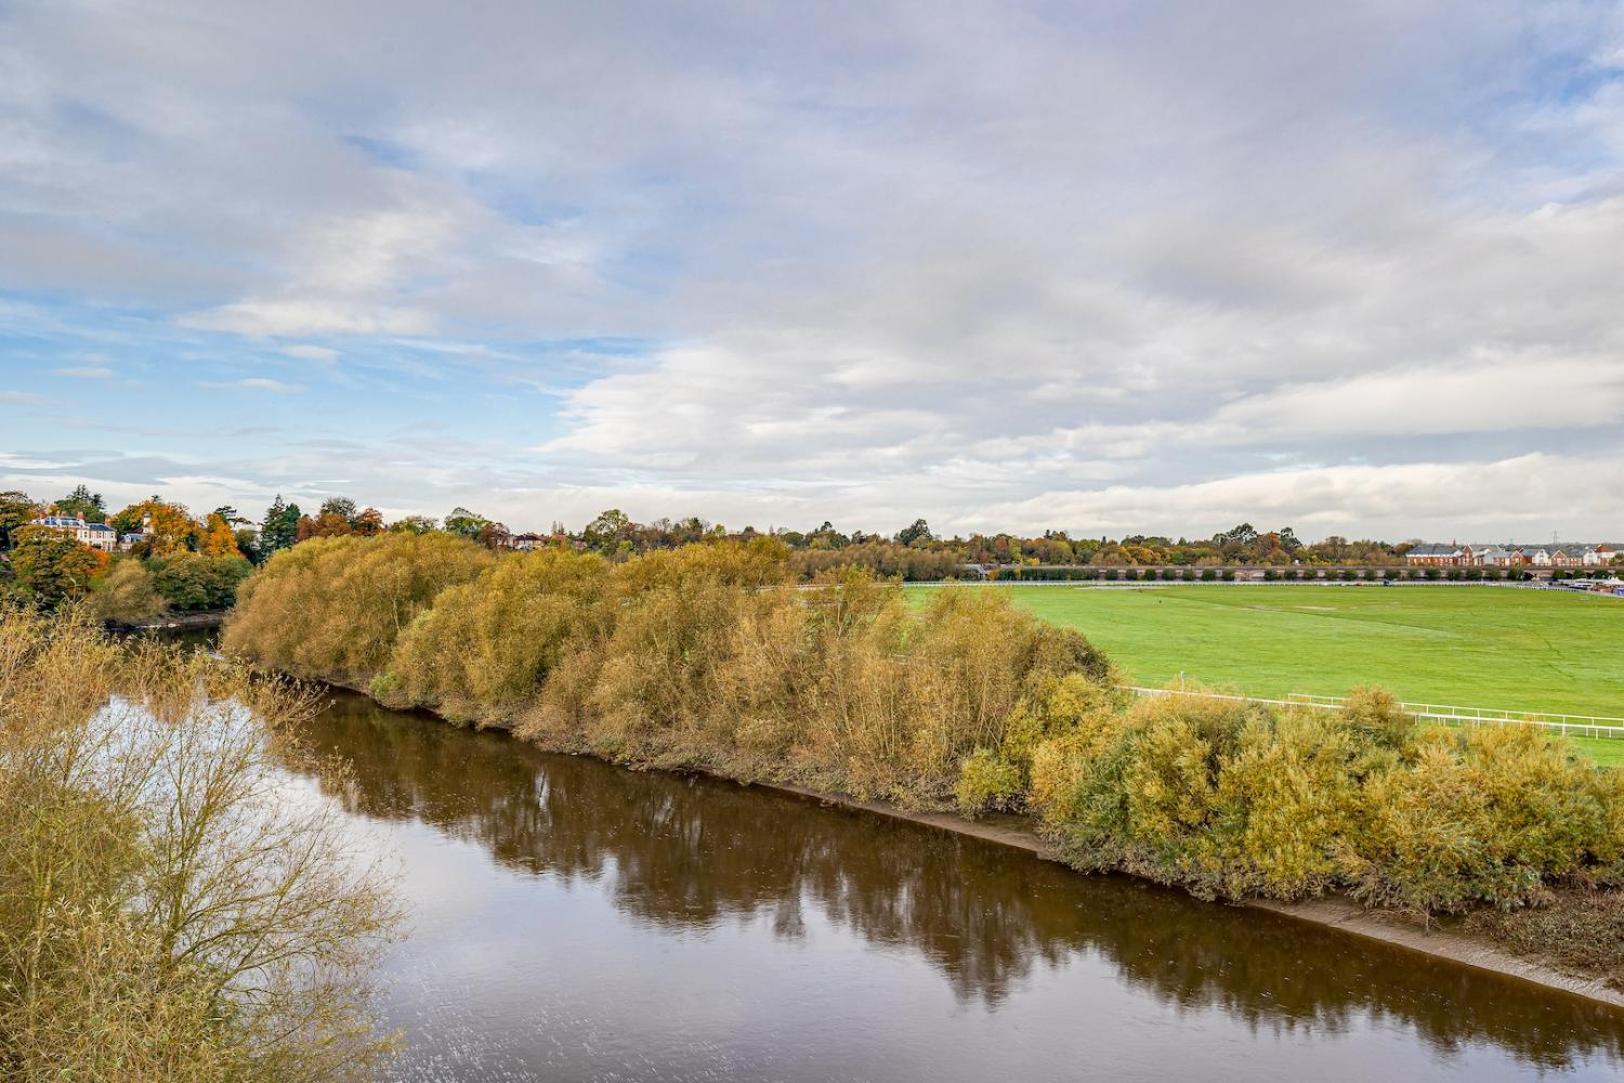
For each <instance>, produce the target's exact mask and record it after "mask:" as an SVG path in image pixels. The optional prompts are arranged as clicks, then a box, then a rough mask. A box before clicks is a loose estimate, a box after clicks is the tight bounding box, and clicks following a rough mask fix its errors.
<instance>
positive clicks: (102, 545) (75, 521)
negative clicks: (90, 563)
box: [28, 515, 118, 553]
mask: <svg viewBox="0 0 1624 1083" xmlns="http://www.w3.org/2000/svg"><path fill="white" fill-rule="evenodd" d="M28 525H29V526H44V527H50V528H51V529H52V530H60V531H63V532H64V533H67V534H71V535H72V536H73V539H74V540H75V541H77V542H80V543H82V544H84V545H88V546H90V547H91V548H92V549H100V550H101V551H102V552H104V553H111V552H112V551H113V550H114V549H117V548H118V531H116V530H114V529H113V528H112V527H110V526H108V525H107V524H106V523H87V522H85V521H84V520H83V519H80V518H78V517H77V516H69V515H47V516H45V517H44V518H41V519H33V520H30V522H29V524H28Z"/></svg>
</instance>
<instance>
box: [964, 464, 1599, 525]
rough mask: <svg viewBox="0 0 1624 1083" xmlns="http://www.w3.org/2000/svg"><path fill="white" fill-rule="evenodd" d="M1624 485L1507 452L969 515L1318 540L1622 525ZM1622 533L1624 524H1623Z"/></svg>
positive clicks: (1113, 494)
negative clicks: (1293, 530)
mask: <svg viewBox="0 0 1624 1083" xmlns="http://www.w3.org/2000/svg"><path fill="white" fill-rule="evenodd" d="M1621 517H1624V494H1620V493H1619V492H1618V491H1617V489H1616V488H1615V489H1612V490H1609V488H1608V487H1607V486H1605V485H1597V484H1595V475H1594V464H1593V463H1591V462H1589V461H1587V460H1584V459H1579V458H1572V457H1564V456H1556V455H1543V454H1530V455H1520V456H1516V457H1514V458H1509V459H1500V460H1490V461H1483V462H1456V463H1428V462H1421V463H1401V464H1395V465H1390V466H1334V467H1321V468H1314V469H1297V470H1280V471H1271V472H1264V473H1254V474H1243V475H1237V476H1234V477H1224V478H1217V479H1214V480H1211V481H1203V482H1197V483H1194V484H1188V485H1166V486H1111V487H1109V488H1105V489H1101V490H1097V491H1094V492H1049V493H1043V494H1041V495H1039V496H1036V497H1033V498H1031V499H1028V500H1023V501H1017V502H1011V503H1005V504H996V505H993V506H991V507H988V508H985V509H982V510H980V511H979V512H978V513H977V514H975V515H974V516H972V517H970V522H972V523H974V524H976V525H980V526H985V527H989V528H991V527H994V526H997V525H1001V524H1011V523H1013V524H1018V525H1021V526H1024V527H1026V528H1028V529H1033V528H1037V527H1039V526H1042V525H1045V524H1047V525H1058V526H1064V527H1069V528H1071V529H1073V530H1078V531H1081V532H1082V533H1084V534H1091V533H1099V532H1106V531H1128V530H1134V531H1145V532H1164V533H1168V534H1174V535H1176V534H1181V533H1183V534H1189V535H1191V536H1196V537H1200V536H1205V535H1206V534H1207V533H1210V532H1212V531H1216V530H1220V529H1226V528H1228V527H1230V526H1233V525H1235V524H1236V523H1239V522H1243V521H1246V522H1252V523H1254V524H1259V525H1262V526H1275V525H1282V526H1283V525H1292V526H1295V527H1297V528H1298V530H1299V532H1300V533H1302V534H1305V535H1307V536H1310V537H1318V536H1322V535H1325V534H1333V533H1336V534H1348V533H1366V532H1373V533H1376V534H1378V535H1382V534H1385V535H1386V536H1387V537H1389V538H1392V539H1398V538H1403V537H1407V536H1410V535H1419V536H1423V537H1441V536H1443V535H1445V534H1450V533H1453V532H1460V533H1461V534H1462V535H1463V536H1465V535H1471V534H1472V532H1473V531H1477V532H1478V534H1477V536H1496V535H1501V534H1504V533H1507V532H1513V533H1514V532H1517V531H1521V532H1522V533H1524V534H1527V533H1530V532H1533V533H1536V534H1539V535H1543V534H1544V533H1546V526H1547V525H1548V524H1550V523H1553V522H1569V521H1576V520H1577V521H1585V522H1591V523H1597V524H1600V523H1614V524H1616V523H1618V522H1620V519H1621ZM1615 532H1617V531H1616V527H1615Z"/></svg>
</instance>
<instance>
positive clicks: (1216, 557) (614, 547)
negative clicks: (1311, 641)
mask: <svg viewBox="0 0 1624 1083" xmlns="http://www.w3.org/2000/svg"><path fill="white" fill-rule="evenodd" d="M432 530H443V531H444V532H446V533H448V534H455V535H458V536H460V537H464V538H468V539H469V540H471V541H477V542H480V543H481V544H483V545H485V546H487V547H489V548H492V549H504V548H511V547H513V546H514V544H515V542H516V540H523V541H524V542H525V543H526V544H525V545H524V546H523V547H524V548H537V547H545V546H557V547H562V548H571V549H575V550H577V551H585V552H593V553H598V554H600V555H602V556H605V557H608V558H610V559H612V560H624V559H626V558H628V557H632V556H636V555H640V554H644V553H651V552H655V551H658V550H663V549H675V548H678V547H679V546H683V545H689V544H692V543H694V542H699V541H718V540H722V539H726V538H731V539H734V540H739V541H748V540H750V539H751V538H755V537H760V536H762V534H763V532H762V531H759V530H757V529H756V528H755V527H750V526H747V527H745V528H744V529H743V530H738V531H731V530H728V529H727V528H726V527H724V526H722V525H720V524H713V523H709V522H707V521H705V520H704V519H701V518H699V517H698V516H689V517H688V518H685V519H675V520H673V519H668V518H661V519H655V520H653V521H651V522H648V523H639V522H637V521H636V520H634V519H632V518H631V517H630V516H628V515H627V514H626V513H625V512H623V511H621V510H620V509H618V508H610V509H609V510H607V511H604V512H602V513H601V514H599V515H598V516H597V517H596V518H594V519H593V520H592V521H591V522H589V523H587V524H586V525H585V526H584V527H582V528H581V529H580V530H578V531H570V530H567V529H566V528H565V527H564V526H563V524H561V523H557V522H555V523H554V524H553V526H552V528H551V530H550V531H549V532H548V533H547V534H544V535H543V534H527V535H518V536H517V537H516V536H515V535H514V534H513V533H512V532H511V531H509V529H508V528H507V526H505V525H504V524H503V523H501V522H498V521H495V520H492V519H488V518H486V517H485V516H482V515H479V514H477V513H475V512H471V511H468V510H467V509H466V508H457V509H456V510H454V511H453V512H452V513H451V514H450V515H447V516H446V517H445V519H444V520H443V522H442V521H437V520H434V519H431V518H427V517H424V516H417V515H413V516H407V517H405V518H403V519H400V520H398V521H396V522H394V523H392V524H386V523H385V522H384V519H383V516H382V515H381V514H380V513H379V512H378V511H377V509H375V508H370V507H369V508H364V509H360V510H357V507H356V504H355V501H353V500H349V499H347V498H343V497H339V498H334V499H331V500H328V501H327V502H326V503H324V504H322V505H321V509H320V511H319V512H318V513H317V514H316V515H315V516H310V515H305V514H302V513H301V512H300V509H299V506H298V505H297V504H285V503H283V501H282V499H281V497H278V498H277V500H276V502H275V503H274V504H272V505H271V507H270V508H268V509H267V510H266V515H265V519H264V521H263V523H262V524H261V527H260V532H259V540H258V550H259V556H260V557H261V558H263V557H264V556H268V555H269V554H271V553H273V552H275V551H277V550H278V549H283V548H287V547H288V546H290V545H293V544H296V543H297V542H300V541H304V540H306V539H308V538H315V537H343V536H351V535H353V536H360V537H370V536H372V535H375V534H381V533H384V532H385V531H393V532H397V533H412V534H422V533H427V532H429V531H432ZM767 533H769V534H770V535H771V536H772V537H774V538H776V539H777V540H778V541H780V542H782V543H784V545H786V546H787V547H788V549H789V551H790V553H791V563H792V567H793V568H794V570H795V571H796V572H797V573H798V574H799V575H800V577H801V578H802V579H810V578H812V577H813V576H815V575H816V574H817V573H819V572H822V571H825V570H827V569H829V568H834V567H848V566H853V565H855V566H858V567H863V568H867V569H868V570H870V571H873V572H876V573H878V574H880V575H883V576H888V577H889V576H899V577H901V578H903V579H907V580H920V579H947V578H953V577H956V576H962V575H963V572H964V569H965V566H966V565H970V564H976V565H982V566H984V567H987V566H990V567H992V568H994V569H997V568H1005V569H1017V568H1021V567H1031V566H1033V565H1047V566H1072V567H1135V566H1156V567H1168V566H1173V567H1179V566H1183V567H1197V568H1200V567H1223V566H1226V565H1265V566H1267V565H1274V566H1289V565H1312V566H1338V565H1341V566H1363V567H1370V566H1376V567H1382V566H1398V565H1400V564H1402V563H1403V562H1404V557H1403V555H1404V553H1405V551H1406V550H1407V549H1408V548H1409V547H1410V543H1402V542H1401V543H1396V544H1394V543H1388V542H1382V541H1369V540H1364V541H1349V540H1348V539H1346V538H1341V537H1336V536H1332V537H1328V538H1326V539H1324V540H1323V541H1319V542H1313V543H1304V542H1302V541H1300V540H1299V539H1298V538H1297V536H1296V534H1295V533H1294V532H1293V530H1292V529H1291V528H1290V527H1285V528H1282V529H1279V530H1270V531H1259V530H1257V529H1256V528H1254V527H1253V526H1252V525H1251V524H1250V523H1241V524H1240V525H1238V526H1236V527H1234V528H1232V529H1230V530H1227V531H1223V532H1221V533H1219V534H1215V535H1213V536H1212V537H1210V538H1200V539H1193V540H1192V539H1188V538H1179V539H1177V540H1173V539H1170V538H1166V537H1159V536H1149V535H1142V534H1133V535H1128V536H1126V537H1123V538H1120V539H1112V538H1108V537H1100V538H1073V537H1072V536H1071V535H1070V534H1068V533H1067V532H1065V531H1059V530H1050V531H1045V532H1044V533H1043V534H1041V535H1037V536H1031V537H1028V536H1024V535H1019V534H1011V533H999V534H979V533H978V534H970V535H968V536H961V535H954V536H951V537H948V536H942V535H938V534H937V533H935V532H934V531H932V530H931V528H930V524H929V523H927V522H926V521H925V520H924V519H917V520H915V521H914V522H913V523H912V524H910V525H909V526H906V527H904V528H903V529H901V530H899V531H897V532H896V533H895V534H889V535H887V534H878V533H865V532H863V531H861V530H855V531H852V532H851V533H849V534H848V533H844V532H842V531H840V530H838V529H836V527H835V526H834V525H833V524H832V523H829V522H824V523H823V524H822V525H821V526H819V527H817V528H816V529H814V530H809V531H800V530H794V529H787V528H773V529H770V530H769V531H768V532H767ZM994 574H996V571H995V573H994Z"/></svg>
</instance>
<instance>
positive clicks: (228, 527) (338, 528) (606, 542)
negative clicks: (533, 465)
mask: <svg viewBox="0 0 1624 1083" xmlns="http://www.w3.org/2000/svg"><path fill="white" fill-rule="evenodd" d="M46 514H57V515H64V516H69V517H79V518H83V519H84V520H85V521H86V522H92V523H106V524H107V525H109V526H110V527H112V528H113V529H114V530H115V531H117V532H118V534H119V536H120V537H121V538H125V537H131V536H134V537H135V538H137V539H138V540H136V541H135V542H134V543H133V545H132V546H131V547H130V549H129V550H128V552H127V553H121V554H119V555H118V556H116V557H114V558H113V559H109V558H108V556H107V554H103V553H99V552H96V551H94V550H91V549H89V548H88V547H86V546H83V545H79V544H76V543H74V542H73V541H72V539H67V538H65V537H64V536H63V535H62V534H61V532H59V531H50V530H49V528H41V527H30V526H29V525H28V524H29V522H30V520H33V519H36V518H39V517H41V516H43V515H46ZM434 532H440V533H445V534H450V535H453V536H455V537H460V538H465V539H467V540H469V541H473V542H477V543H479V544H481V545H483V546H485V547H486V548H489V549H493V550H499V549H511V548H523V549H535V548H564V549H573V550H575V551H577V552H591V553H597V554H599V555H600V556H603V557H606V558H608V559H610V560H612V561H622V560H627V559H629V558H631V557H633V556H638V555H642V554H647V553H651V552H657V551H660V550H667V549H676V548H679V547H681V546H684V545H689V544H693V543H695V542H716V541H720V540H724V539H733V540H739V541H748V540H750V539H752V538H755V537H761V536H764V535H766V536H771V537H773V538H775V539H777V540H778V541H780V542H782V543H783V544H784V545H785V546H786V547H788V549H789V551H790V554H791V555H790V561H791V567H792V568H793V570H794V571H795V573H796V574H797V575H798V576H799V577H800V578H801V579H802V580H811V579H813V578H814V577H816V576H817V575H818V574H820V573H822V572H825V571H829V570H832V569H836V568H842V567H851V566H856V567H862V568H865V569H867V570H868V571H870V572H873V573H875V574H877V575H880V576H884V577H895V578H900V579H903V580H905V581H909V582H916V581H933V580H942V579H951V578H962V577H964V576H965V575H966V574H970V573H969V569H970V567H971V566H972V565H973V566H977V567H978V568H979V569H981V572H982V574H987V575H990V576H991V577H992V578H996V579H1012V580H1018V579H1044V578H1055V579H1078V578H1096V577H1100V578H1107V579H1115V578H1118V577H1119V575H1120V576H1125V577H1128V578H1135V577H1136V576H1135V573H1134V569H1141V568H1162V569H1176V571H1170V572H1168V573H1167V577H1179V578H1183V579H1192V580H1193V579H1216V578H1221V577H1222V574H1221V572H1220V571H1219V569H1223V568H1232V567H1236V566H1241V565H1250V566H1262V567H1264V568H1266V569H1279V570H1280V571H1279V572H1278V577H1280V578H1287V579H1290V578H1296V576H1295V575H1294V574H1292V573H1291V572H1290V571H1287V570H1286V569H1296V568H1301V567H1307V568H1311V569H1315V568H1317V569H1331V568H1351V567H1364V568H1388V569H1396V568H1398V567H1400V566H1402V565H1403V564H1404V554H1405V553H1406V552H1407V551H1408V550H1409V549H1410V548H1411V547H1412V546H1413V545H1414V544H1415V543H1414V542H1411V541H1403V542H1387V541H1380V540H1372V539H1360V540H1349V539H1347V538H1344V537H1340V536H1337V535H1332V536H1329V537H1327V538H1324V539H1322V540H1320V541H1316V542H1304V541H1302V540H1301V539H1299V538H1298V537H1297V534H1296V532H1295V531H1294V530H1293V529H1292V528H1291V527H1282V528H1279V529H1275V530H1258V529H1257V528H1256V527H1254V526H1253V525H1252V524H1251V523H1240V524H1238V525H1237V526H1235V527H1232V528H1231V529H1229V530H1225V531H1220V532H1218V533H1216V534H1214V535H1212V536H1211V537H1206V538H1187V537H1179V538H1176V539H1175V538H1170V537H1166V536H1163V535H1146V534H1129V535H1125V536H1122V537H1119V538H1112V537H1109V536H1107V535H1101V536H1100V537H1097V538H1096V537H1074V536H1072V534H1071V533H1069V532H1067V531H1064V530H1046V531H1044V532H1043V533H1042V534H1037V535H1022V534H1017V533H1012V532H1007V531H1006V532H999V533H993V534H988V533H972V534H969V535H952V536H948V535H943V534H939V533H937V532H936V531H934V530H932V529H931V527H930V524H929V523H928V522H927V521H926V520H925V519H923V518H921V519H916V520H915V521H914V522H912V523H910V524H909V525H908V526H906V527H903V528H902V529H900V530H898V531H897V532H896V533H895V534H880V533H867V532H864V531H862V530H853V531H851V532H849V533H847V532H844V531H841V530H839V529H837V528H836V527H835V526H834V525H833V523H831V522H829V521H825V522H823V523H822V524H821V525H819V526H818V527H816V528H815V529H812V530H805V531H802V530H795V529H787V528H774V529H771V530H769V531H766V532H762V531H758V530H757V529H755V528H754V527H750V526H747V527H745V528H744V529H742V530H737V531H733V530H729V529H728V528H726V527H725V526H723V525H721V524H718V523H711V522H708V521H706V520H704V519H701V518H699V517H698V516H689V517H687V518H683V519H676V520H673V519H669V518H661V519H655V520H653V521H651V522H647V523H640V522H637V521H636V520H634V519H632V518H631V517H630V516H629V515H627V514H626V513H625V512H623V511H621V510H620V509H618V508H610V509H607V510H605V511H604V512H602V513H600V514H599V515H597V516H596V517H595V518H593V519H592V520H591V521H590V522H588V523H587V524H586V525H585V526H583V527H582V528H581V529H579V530H575V531H571V530H569V529H567V528H566V527H565V526H564V525H563V524H562V523H558V522H555V523H554V524H553V525H552V527H551V529H550V530H549V531H548V532H547V533H545V534H537V533H519V534H516V533H515V532H513V531H512V530H510V529H509V528H508V527H507V526H506V525H505V524H504V523H502V522H501V521H499V520H496V519H493V518H490V517H488V516H485V515H481V514H480V513H478V512H475V511H471V510H469V509H468V508H465V507H456V508H453V509H452V510H451V511H450V512H448V513H447V514H446V515H445V516H444V517H443V518H438V519H436V518H433V517H430V516H425V515H405V516H402V517H400V518H398V519H395V520H394V521H392V522H391V521H389V520H387V519H386V518H385V517H384V514H383V513H382V512H381V511H380V510H379V509H378V508H376V507H373V506H370V505H368V506H362V505H360V504H358V503H357V502H356V501H355V500H353V499H351V498H349V497H345V496H334V497H329V498H328V499H326V500H324V501H323V502H322V503H321V504H320V505H319V506H318V507H317V508H316V510H315V511H314V512H313V513H311V512H306V511H304V510H303V509H301V508H300V506H299V505H298V504H297V503H292V502H289V501H286V500H284V499H283V498H282V496H281V495H280V494H278V495H277V497H276V499H275V500H274V501H272V503H271V504H270V506H269V507H267V508H266V509H265V512H264V514H263V515H262V516H261V517H260V518H259V520H257V521H255V520H252V519H250V518H248V517H246V516H244V515H242V514H240V513H239V512H238V510H237V509H236V508H235V507H232V506H230V505H222V506H221V507H218V508H215V509H214V510H212V511H210V512H207V513H205V514H203V515H201V516H199V515H194V514H193V513H192V512H191V511H189V510H188V509H187V508H186V507H185V505H183V504H179V503H175V502H172V501H166V500H164V499H162V498H161V497H160V496H158V495H154V496H152V497H150V498H149V499H147V500H143V501H140V502H138V503H134V504H130V505H128V506H126V507H125V508H123V509H121V510H120V511H118V512H116V513H110V512H109V511H108V508H107V505H106V503H105V501H104V499H103V498H102V496H101V494H99V493H92V492H90V491H89V489H88V488H87V487H86V486H84V485H79V486H78V487H77V488H75V489H74V490H73V491H72V492H70V493H69V494H68V495H66V496H64V497H62V498H61V499H58V500H55V501H50V502H41V501H36V500H34V499H32V498H30V497H29V496H28V495H27V494H25V493H22V492H17V491H12V492H4V493H0V589H7V588H8V587H9V588H10V589H13V590H21V591H22V592H24V593H27V594H30V595H32V596H33V597H35V598H36V600H39V601H42V602H44V603H45V604H47V605H55V604H59V603H60V602H61V601H65V600H74V599H77V598H80V597H84V596H85V595H87V594H91V593H97V592H103V591H105V593H106V604H105V605H104V606H103V609H104V610H105V611H106V615H107V616H108V618H109V619H113V620H125V621H132V622H133V621H138V620H143V619H150V618H151V617H152V616H155V615H157V613H159V612H162V611H168V610H175V611H181V612H185V611H195V610H200V609H220V608H226V607H229V605H230V604H231V602H232V599H233V598H234V597H235V588H236V585H237V583H238V582H240V581H241V579H242V578H243V577H244V576H245V575H246V574H247V573H248V571H249V570H250V569H251V567H252V566H253V565H257V564H261V563H263V562H264V561H265V560H267V559H269V558H270V557H271V556H272V555H273V554H275V553H277V552H279V551H281V550H283V549H288V548H291V547H293V546H295V545H298V544H300V543H302V542H306V541H309V540H310V539H312V538H334V537H373V536H377V535H381V534H386V533H394V534H427V533H434ZM1388 574H1390V575H1391V574H1395V573H1388ZM1271 577H1273V576H1271Z"/></svg>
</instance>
